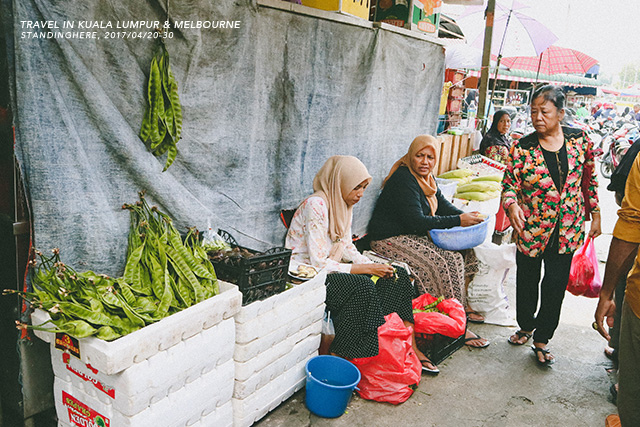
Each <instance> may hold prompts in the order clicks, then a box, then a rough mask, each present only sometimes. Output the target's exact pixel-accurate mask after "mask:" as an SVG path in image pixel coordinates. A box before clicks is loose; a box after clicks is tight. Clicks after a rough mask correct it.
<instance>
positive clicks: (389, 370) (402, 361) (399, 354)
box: [351, 313, 422, 405]
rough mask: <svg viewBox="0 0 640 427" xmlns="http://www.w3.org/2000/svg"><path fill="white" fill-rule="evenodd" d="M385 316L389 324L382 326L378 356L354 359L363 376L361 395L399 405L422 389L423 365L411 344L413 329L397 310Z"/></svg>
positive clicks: (379, 335)
mask: <svg viewBox="0 0 640 427" xmlns="http://www.w3.org/2000/svg"><path fill="white" fill-rule="evenodd" d="M384 319H385V320H386V322H385V324H384V325H382V326H380V327H379V328H378V348H379V352H378V355H377V356H373V357H363V358H359V359H351V362H352V363H353V364H354V365H356V367H357V368H358V369H359V370H360V374H361V375H362V379H361V380H360V383H359V384H358V389H359V390H358V394H360V396H361V397H362V398H363V399H369V400H375V401H378V402H389V403H393V404H394V405H397V404H399V403H402V402H404V401H405V400H407V399H408V398H409V397H411V395H412V394H413V391H414V390H415V389H416V388H418V384H420V378H421V374H422V365H421V364H420V361H419V360H418V356H416V353H415V352H414V351H413V348H412V347H411V333H412V330H411V328H407V327H406V326H405V325H404V323H403V322H402V319H401V318H400V316H398V314H396V313H391V314H389V315H387V316H385V318H384Z"/></svg>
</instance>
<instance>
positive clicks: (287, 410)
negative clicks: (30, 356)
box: [256, 178, 617, 427]
mask: <svg viewBox="0 0 640 427" xmlns="http://www.w3.org/2000/svg"><path fill="white" fill-rule="evenodd" d="M606 184H608V180H603V179H602V178H601V189H600V197H601V202H602V210H603V232H604V233H608V234H609V235H603V236H601V237H599V238H598V239H596V248H597V252H598V257H599V259H600V260H601V261H604V260H606V256H607V252H608V247H609V242H610V240H611V236H610V233H611V232H612V230H613V226H614V224H615V220H616V211H617V206H616V204H615V201H614V199H613V195H612V194H611V193H610V192H608V191H607V190H606V188H605V186H606ZM600 274H601V275H603V274H604V264H603V263H601V264H600ZM506 290H507V294H508V296H509V298H510V301H511V302H515V275H514V272H513V271H512V272H511V274H510V275H509V277H508V281H507V285H506ZM596 304H597V299H588V298H584V297H575V296H573V295H571V294H569V293H567V294H566V296H565V301H564V305H563V312H562V315H561V320H560V326H559V327H558V330H557V331H556V334H555V336H554V338H553V339H552V340H551V342H550V344H549V347H550V348H551V349H552V351H553V353H554V355H555V356H556V363H555V364H554V365H553V366H552V367H550V368H542V367H539V366H538V365H537V364H536V363H535V359H534V354H533V352H532V351H531V349H530V346H529V345H525V346H522V347H516V346H512V345H510V344H508V343H507V337H508V336H509V335H510V334H511V333H512V332H513V330H515V328H506V327H500V326H494V325H486V324H484V325H472V326H471V327H470V329H472V330H473V331H475V332H477V333H478V334H480V335H481V336H483V337H485V338H487V339H489V340H490V341H491V345H490V346H489V347H488V348H486V349H469V348H467V347H463V348H462V349H460V350H458V351H457V352H456V353H455V354H454V355H453V356H451V357H450V358H449V359H447V360H445V361H444V362H442V363H441V364H440V365H439V367H440V370H441V373H440V375H438V376H437V377H428V376H426V375H425V376H423V377H422V381H421V383H420V386H419V388H418V390H416V392H415V393H414V394H413V396H411V398H409V400H407V401H406V402H405V403H403V404H401V405H397V406H394V405H391V404H385V403H378V402H373V401H367V400H364V399H361V398H360V397H359V396H357V395H354V397H353V398H352V400H351V403H350V405H349V407H348V408H347V412H346V413H345V414H344V415H343V416H341V417H340V418H336V419H323V418H320V417H316V416H315V415H312V414H310V413H309V411H308V410H307V409H306V407H305V406H304V389H303V390H301V391H299V392H298V393H296V394H294V395H293V396H292V397H291V398H290V399H289V400H287V401H286V402H284V403H283V404H282V405H280V406H279V407H278V408H277V409H276V410H275V411H273V412H271V413H270V414H268V415H267V416H265V418H263V419H262V420H261V421H260V422H259V423H257V424H256V425H259V426H260V427H276V426H294V427H297V426H318V427H320V426H335V427H341V426H344V427H347V426H348V427H357V426H367V427H374V426H375V427H378V426H403V427H404V426H437V427H476V426H477V427H481V426H487V427H488V426H491V427H499V426H505V427H518V426H563V427H571V426H576V427H578V426H579V427H584V426H593V427H596V426H598V427H599V426H604V424H605V418H606V416H607V415H608V414H610V413H613V412H616V407H615V406H614V405H613V404H612V403H611V399H610V396H609V387H610V385H611V383H612V381H614V380H615V378H614V375H613V374H610V373H608V372H607V368H610V367H611V362H610V361H609V360H608V359H607V358H606V357H605V356H604V354H603V348H604V346H605V344H606V342H605V341H604V339H602V338H601V337H600V335H598V333H597V332H595V331H594V330H593V329H591V326H590V325H591V322H593V313H594V311H595V307H596Z"/></svg>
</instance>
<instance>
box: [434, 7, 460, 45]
mask: <svg viewBox="0 0 640 427" xmlns="http://www.w3.org/2000/svg"><path fill="white" fill-rule="evenodd" d="M438 37H439V38H445V39H451V38H452V39H464V34H463V33H462V30H461V29H460V26H458V24H457V23H456V21H455V20H454V19H453V18H451V17H449V16H447V15H445V14H442V13H441V14H440V25H439V26H438Z"/></svg>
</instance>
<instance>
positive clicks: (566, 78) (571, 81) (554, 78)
mask: <svg viewBox="0 0 640 427" xmlns="http://www.w3.org/2000/svg"><path fill="white" fill-rule="evenodd" d="M468 75H469V76H472V77H480V69H479V68H476V69H471V70H469V73H468ZM490 75H491V78H494V76H495V69H492V70H491V74H490ZM498 80H508V81H516V82H528V83H535V82H543V83H555V84H561V85H563V86H576V87H581V86H590V87H598V86H602V83H601V82H600V81H599V80H597V79H590V78H586V77H579V76H573V75H570V74H539V75H538V73H536V72H535V71H528V70H509V69H502V68H501V69H500V70H499V71H498Z"/></svg>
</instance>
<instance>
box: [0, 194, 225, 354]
mask: <svg viewBox="0 0 640 427" xmlns="http://www.w3.org/2000/svg"><path fill="white" fill-rule="evenodd" d="M122 208H123V209H127V210H129V211H130V212H131V229H130V231H129V242H128V249H127V262H126V267H125V270H124V275H123V276H122V277H119V278H117V279H115V278H111V277H109V276H106V275H104V274H96V273H94V272H93V271H86V272H84V273H78V272H76V271H74V270H73V268H71V267H70V266H67V265H65V264H64V263H62V262H61V260H60V251H59V250H58V249H54V250H53V255H52V256H51V257H47V256H45V255H44V254H42V253H41V252H40V251H35V254H36V255H37V256H38V257H39V258H40V261H39V262H38V260H37V259H36V258H35V257H34V258H33V259H32V260H31V261H30V262H29V264H30V273H31V283H32V285H33V292H18V293H20V294H21V295H22V296H23V297H24V298H25V299H26V300H27V301H29V302H30V303H31V304H32V305H33V306H34V307H36V308H40V309H43V310H46V311H47V312H48V313H49V315H50V316H51V322H52V323H53V324H54V325H55V328H53V329H51V328H49V327H45V325H34V326H29V327H31V328H34V329H42V330H47V331H50V332H64V333H67V334H69V335H71V336H74V337H76V338H84V337H88V336H96V337H97V338H100V339H103V340H106V341H111V340H114V339H116V338H119V337H121V336H123V335H127V334H129V333H131V332H134V331H136V330H138V329H140V328H143V327H145V326H146V325H149V324H151V323H154V322H157V321H159V320H161V319H162V318H164V317H166V316H169V315H171V314H173V313H176V312H178V311H181V310H183V309H185V308H187V307H190V306H192V305H194V304H197V303H199V302H201V301H204V300H206V299H207V298H210V297H212V296H214V295H216V294H218V293H219V289H218V280H217V278H216V274H215V271H214V268H213V265H212V264H211V262H210V261H209V259H208V257H207V254H206V252H205V250H204V249H203V248H202V246H201V244H200V242H199V239H198V232H197V230H195V229H190V230H189V233H188V235H187V237H186V239H185V242H183V240H182V238H181V237H180V234H179V233H178V231H177V230H176V229H175V227H174V226H173V224H172V220H171V218H170V217H169V216H168V215H166V214H164V213H162V212H160V211H159V210H158V209H157V207H155V206H153V207H149V205H148V204H147V202H146V200H145V198H144V193H140V201H139V202H137V203H135V204H131V205H129V204H125V205H123V206H122ZM5 292H7V293H15V292H16V291H11V290H8V291H5ZM18 326H19V327H26V325H22V324H19V325H18Z"/></svg>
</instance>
